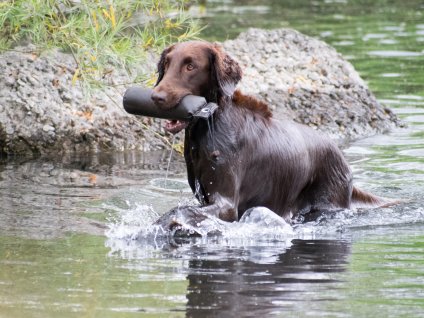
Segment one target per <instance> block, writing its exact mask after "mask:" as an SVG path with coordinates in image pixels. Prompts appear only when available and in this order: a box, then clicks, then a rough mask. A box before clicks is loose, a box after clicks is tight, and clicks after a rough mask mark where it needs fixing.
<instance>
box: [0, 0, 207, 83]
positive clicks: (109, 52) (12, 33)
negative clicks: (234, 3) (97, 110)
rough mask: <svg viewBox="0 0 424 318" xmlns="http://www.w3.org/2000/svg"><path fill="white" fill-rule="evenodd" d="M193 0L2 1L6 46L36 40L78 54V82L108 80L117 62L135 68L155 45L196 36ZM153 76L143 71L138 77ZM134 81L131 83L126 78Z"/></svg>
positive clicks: (0, 28)
mask: <svg viewBox="0 0 424 318" xmlns="http://www.w3.org/2000/svg"><path fill="white" fill-rule="evenodd" d="M188 2H189V1H188V0H180V1H172V0H171V1H165V0H91V1H89V0H80V1H76V0H6V1H2V2H0V52H4V51H7V50H10V49H13V48H14V47H15V46H17V45H20V44H22V43H26V42H31V43H32V44H34V45H35V46H36V47H37V49H38V50H40V51H42V50H46V49H51V48H60V49H62V50H64V51H65V52H69V53H71V54H72V55H73V57H74V59H75V62H76V68H75V71H74V74H73V80H72V82H73V84H75V83H76V82H79V83H80V84H81V85H82V86H83V87H86V88H92V87H93V86H105V85H107V82H108V81H107V79H108V77H110V76H112V75H111V74H112V72H113V69H114V68H119V69H122V70H127V71H129V70H130V69H131V68H132V67H133V66H134V65H140V63H143V62H144V61H145V58H146V52H147V51H149V50H156V51H158V50H161V49H162V48H163V47H164V46H166V45H169V44H170V43H173V42H180V41H184V40H188V39H192V38H195V37H196V36H197V35H198V33H199V32H200V27H199V25H198V24H197V23H196V21H195V20H193V19H191V18H190V17H189V16H188V15H187V13H186V11H185V7H186V6H187V5H188ZM142 81H144V82H146V81H150V82H152V81H153V79H152V78H149V77H148V76H146V75H142V76H141V77H138V78H136V79H135V82H142ZM126 84H128V83H126Z"/></svg>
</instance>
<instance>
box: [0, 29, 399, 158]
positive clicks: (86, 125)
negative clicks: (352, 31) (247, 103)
mask: <svg viewBox="0 0 424 318" xmlns="http://www.w3.org/2000/svg"><path fill="white" fill-rule="evenodd" d="M223 46H224V48H225V49H226V50H227V51H228V52H229V53H230V54H231V55H232V56H233V57H234V58H235V59H236V60H238V61H239V62H240V64H241V66H242V68H243V70H244V78H243V81H242V83H241V84H240V88H241V89H242V90H243V91H244V92H246V93H249V94H254V95H256V96H258V97H260V98H262V99H264V100H266V101H267V102H268V103H269V104H270V105H271V107H272V108H273V109H274V116H275V117H276V118H279V117H282V116H288V117H290V118H292V119H294V120H296V121H298V122H301V123H304V124H307V125H309V126H312V127H314V128H316V129H319V130H322V131H324V132H326V133H328V134H329V135H330V136H331V138H333V139H336V140H338V141H340V142H344V141H348V140H353V139H357V138H360V137H365V136H369V135H373V134H377V133H384V132H387V131H389V130H390V129H392V128H394V127H396V126H397V125H399V121H398V119H397V117H396V116H395V115H394V114H393V113H392V112H391V111H390V110H389V109H388V108H385V107H384V106H382V105H381V104H380V103H378V101H377V100H376V99H375V97H374V95H373V94H372V93H371V92H370V91H369V89H368V88H367V86H366V84H365V83H364V82H363V81H362V79H361V78H360V77H359V75H358V73H357V72H356V71H355V70H354V69H353V67H352V65H351V64H350V63H348V62H347V61H346V60H344V59H343V58H342V57H341V55H339V54H338V53H337V52H336V51H335V50H334V49H333V48H331V47H330V46H328V45H326V44H325V43H323V42H322V41H319V40H316V39H314V38H311V37H308V36H305V35H303V34H300V33H299V32H296V31H294V30H290V29H280V30H274V31H264V30H258V29H252V30H249V31H247V32H245V33H242V34H241V35H240V36H239V37H238V38H237V39H235V40H229V41H226V42H224V43H223ZM156 61H157V55H154V54H152V55H150V56H147V57H146V63H145V64H144V65H142V66H141V68H140V71H143V72H146V73H149V72H150V73H151V72H153V71H154V69H155V63H156ZM0 66H1V67H2V69H3V70H4V71H3V73H2V74H0V147H1V152H2V153H6V154H41V155H46V154H52V153H54V154H58V153H70V152H99V151H124V150H127V149H139V150H143V151H149V150H152V149H158V148H163V147H166V144H167V138H168V137H169V136H167V135H166V133H165V132H164V130H163V129H162V127H161V124H160V120H157V119H148V118H136V117H135V116H132V115H128V114H127V113H125V111H124V110H123V108H122V94H123V92H124V91H125V89H126V88H127V87H128V86H130V85H119V84H120V83H129V82H131V80H132V78H130V77H129V76H128V75H127V74H124V73H123V72H120V71H118V70H114V71H113V72H112V74H111V75H110V76H109V84H110V86H109V87H108V88H106V89H103V90H98V91H95V92H94V93H93V94H92V96H91V97H90V98H87V97H85V96H84V95H83V93H82V90H81V87H80V86H79V85H77V84H75V81H74V78H73V75H74V74H75V69H76V65H75V61H74V60H73V58H72V56H71V55H68V54H64V53H61V52H59V51H50V52H45V53H43V54H36V53H35V52H34V48H32V47H31V46H29V47H25V48H16V50H15V51H9V52H7V53H4V54H2V55H1V56H0ZM134 75H135V74H134Z"/></svg>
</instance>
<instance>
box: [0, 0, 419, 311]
mask: <svg viewBox="0 0 424 318" xmlns="http://www.w3.org/2000/svg"><path fill="white" fill-rule="evenodd" d="M423 6H424V4H423V3H422V1H391V2H390V3H387V2H386V1H373V2H364V1H347V0H341V1H340V0H334V1H327V0H326V1H304V0H300V1H299V0H298V1H284V2H283V1H271V0H269V1H260V2H259V1H253V0H252V1H248V2H246V1H243V2H242V1H209V2H208V7H207V10H206V16H205V18H204V19H205V21H206V22H207V23H208V24H209V25H210V27H209V28H208V29H207V30H206V31H205V36H207V37H208V38H210V39H213V38H218V39H223V38H226V37H234V36H235V35H236V34H237V33H238V32H239V31H240V30H243V29H245V28H247V27H249V26H258V27H267V28H273V27H279V26H289V27H293V28H296V29H298V30H300V31H302V32H304V33H306V34H309V35H313V36H317V37H319V38H322V39H324V40H325V41H327V42H328V43H330V44H331V45H333V46H335V47H336V48H337V50H338V51H339V52H341V53H342V54H343V55H344V56H345V57H347V58H349V60H350V61H351V62H352V63H353V64H354V66H355V67H356V68H357V69H358V70H359V72H360V73H361V76H362V77H363V78H364V79H365V80H366V81H367V82H368V84H369V85H370V87H371V89H372V90H373V91H374V92H375V93H376V95H377V97H378V98H379V100H380V101H381V102H383V103H385V104H386V105H388V106H390V107H392V108H393V109H394V110H395V112H396V113H397V114H398V115H399V116H400V117H401V118H402V119H403V120H404V121H405V122H406V123H407V124H408V127H407V128H404V129H399V130H396V131H394V132H392V133H390V134H388V135H379V136H374V137H370V138H366V139H363V140H360V141H357V142H355V143H353V144H351V145H349V147H348V148H347V149H345V154H346V156H347V158H348V160H349V162H350V163H351V165H352V168H353V170H354V174H355V183H356V184H357V185H359V186H360V187H362V188H364V189H367V190H369V191H372V192H373V193H376V194H379V195H382V196H387V197H393V198H402V199H404V200H405V202H403V203H402V204H400V205H399V206H396V207H392V208H386V209H376V210H362V211H343V212H342V213H339V214H336V215H333V216H329V217H327V218H325V219H322V220H320V221H319V222H317V223H314V224H305V225H300V226H296V227H293V228H292V227H289V226H288V225H286V224H279V226H275V225H276V224H277V223H276V222H277V221H275V220H273V219H272V218H271V219H267V217H269V216H270V215H269V214H267V212H263V214H261V216H260V217H259V219H260V220H261V221H262V223H261V224H257V223H253V224H252V223H249V222H248V220H245V222H243V223H238V224H237V223H236V224H221V223H220V222H218V221H216V220H215V221H214V220H211V221H210V224H209V226H211V227H213V226H215V227H219V228H220V229H222V230H223V235H222V236H220V237H203V238H199V239H196V240H191V241H185V240H181V239H180V240H178V239H177V240H167V239H161V238H160V237H159V236H155V235H154V234H155V233H153V236H152V235H151V234H152V232H151V227H150V224H151V222H153V220H155V219H156V217H157V215H158V214H160V213H163V212H165V211H167V210H169V209H170V208H172V207H174V206H176V205H178V204H187V203H190V202H193V198H192V195H191V191H190V189H189V188H188V185H187V183H186V176H185V167H184V163H183V162H182V160H178V158H180V157H178V154H175V153H174V154H173V158H174V159H173V160H172V161H171V164H170V172H169V176H168V178H166V177H165V176H166V172H165V170H166V166H167V160H168V158H169V156H170V153H169V152H170V151H169V150H168V151H166V152H158V153H126V154H101V155H98V156H94V157H90V158H87V157H83V158H78V157H70V158H67V157H63V158H51V160H42V161H39V160H35V161H24V160H20V159H19V158H15V159H4V160H2V161H1V163H0V193H1V196H0V206H1V207H2V209H1V218H0V317H1V318H3V317H18V318H19V317H59V316H60V317H81V316H87V317H134V316H142V317H183V316H186V317H208V316H217V317H252V316H255V317H258V316H264V317H265V316H277V317H280V316H289V317H293V316H295V317H317V316H323V317H422V316H423V315H424V287H423V286H424V279H423V277H424V234H423V233H424V231H423V230H424V222H423V216H424V204H423V202H424V200H423V199H424V198H423V192H424V75H423V74H424V56H423V48H424V45H423V42H424V34H423V33H424V17H423V12H424V10H423V9H424V7H423ZM193 10H194V9H193ZM199 11H202V10H199ZM235 14H236V15H235ZM165 180H166V181H165ZM165 182H166V186H165ZM357 212H359V213H357Z"/></svg>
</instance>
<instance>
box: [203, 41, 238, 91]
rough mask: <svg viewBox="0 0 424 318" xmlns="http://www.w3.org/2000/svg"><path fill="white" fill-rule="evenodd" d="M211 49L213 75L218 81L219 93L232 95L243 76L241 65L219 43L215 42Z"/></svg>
mask: <svg viewBox="0 0 424 318" xmlns="http://www.w3.org/2000/svg"><path fill="white" fill-rule="evenodd" d="M211 51H212V52H211V56H210V62H211V63H210V65H211V75H212V78H213V80H215V81H216V85H217V87H218V90H219V92H218V93H219V95H221V96H232V95H233V94H234V91H235V89H236V86H237V83H238V82H239V81H240V80H241V77H242V71H241V68H240V65H239V64H238V63H237V62H236V61H235V60H233V59H232V58H231V57H230V56H229V55H228V54H227V53H225V52H224V51H223V49H222V47H221V46H220V45H218V44H214V45H213V47H212V50H211Z"/></svg>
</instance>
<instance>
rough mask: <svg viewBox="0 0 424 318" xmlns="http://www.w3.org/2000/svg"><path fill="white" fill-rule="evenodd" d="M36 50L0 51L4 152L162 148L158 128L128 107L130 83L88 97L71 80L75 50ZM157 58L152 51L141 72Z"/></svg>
mask: <svg viewBox="0 0 424 318" xmlns="http://www.w3.org/2000/svg"><path fill="white" fill-rule="evenodd" d="M33 52H35V48H34V47H32V46H27V47H17V48H15V49H14V51H13V52H6V53H3V54H1V55H0V67H1V69H2V73H1V74H0V105H1V106H0V110H1V112H0V154H1V153H8V154H12V153H14V154H33V153H37V154H50V153H67V152H75V151H78V152H80V151H84V152H85V151H90V152H92V151H102V150H108V151H109V150H117V149H119V150H122V149H142V148H147V149H157V148H161V147H164V144H163V141H162V140H161V139H159V138H158V137H156V133H155V132H156V131H158V130H159V128H158V127H150V128H149V127H148V125H146V124H144V123H143V122H142V119H141V118H140V119H137V118H134V116H132V115H129V114H127V113H126V112H125V111H124V109H123V107H122V106H121V105H122V95H123V93H124V91H125V89H126V87H124V86H122V87H119V89H118V88H116V87H111V88H107V89H105V90H103V91H100V90H98V91H95V92H94V93H93V95H92V97H90V98H87V97H86V96H84V95H83V94H82V90H81V87H80V86H79V85H78V84H73V83H72V77H73V72H74V70H75V68H76V65H75V62H74V59H73V58H72V56H71V55H69V54H65V53H63V52H60V51H58V50H54V51H48V52H44V53H43V54H42V55H41V56H37V55H36V54H35V53H33ZM155 63H156V58H155V57H153V56H150V57H149V58H147V61H146V65H145V66H143V67H144V69H142V70H140V71H146V72H149V73H151V72H153V70H154V69H155ZM114 79H115V80H116V81H118V82H119V81H120V82H129V79H128V75H127V74H124V73H122V74H121V73H119V72H118V71H117V72H116V74H114ZM129 122H132V124H131V125H128V123H129ZM104 127H108V129H107V130H102V129H103V128H104ZM100 131H102V134H101V136H100V135H99V132H100ZM135 131H137V133H135ZM146 140H148V141H149V143H150V144H149V145H146Z"/></svg>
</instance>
